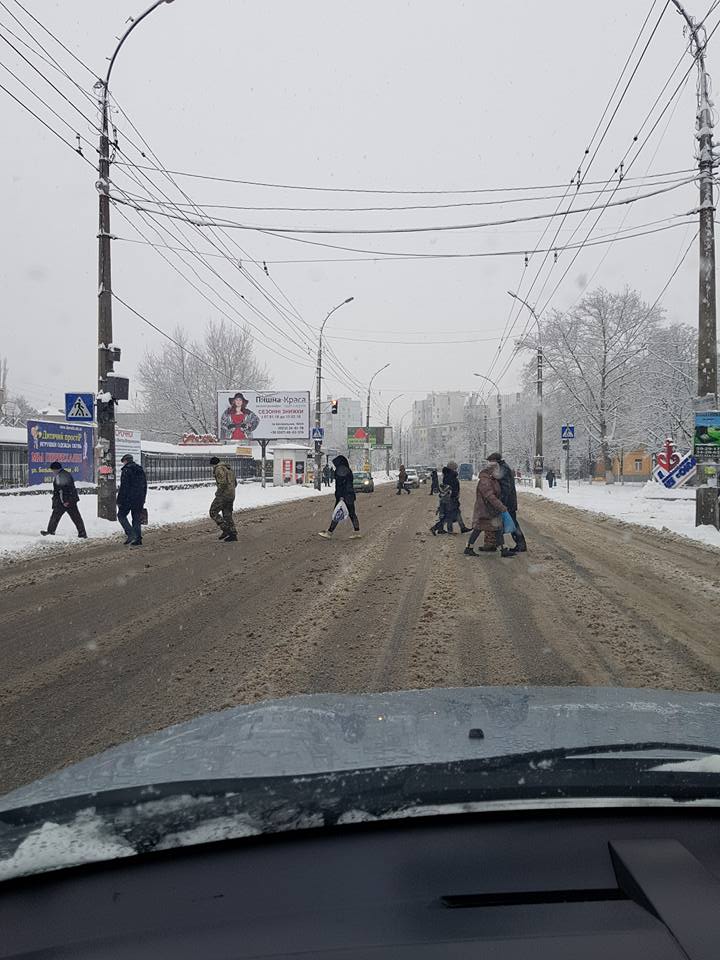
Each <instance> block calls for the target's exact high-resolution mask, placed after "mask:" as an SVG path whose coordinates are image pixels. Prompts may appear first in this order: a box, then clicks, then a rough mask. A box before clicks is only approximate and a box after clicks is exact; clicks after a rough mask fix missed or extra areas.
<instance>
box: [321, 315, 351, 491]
mask: <svg viewBox="0 0 720 960" xmlns="http://www.w3.org/2000/svg"><path fill="white" fill-rule="evenodd" d="M354 299H355V298H354V297H348V298H347V300H343V302H342V303H339V304H338V305H337V306H336V307H333V308H332V310H331V311H330V312H329V313H328V315H327V316H326V317H325V319H324V320H323V322H322V323H321V324H320V336H319V338H318V353H317V367H316V370H315V426H316V427H317V428H318V430H319V429H320V425H321V419H320V406H321V395H322V348H323V331H324V330H325V324H326V323H327V322H328V320H329V319H330V317H331V316H332V315H333V314H334V313H335V311H336V310H339V309H340V307H344V306H345V304H346V303H350V302H351V301H352V300H354ZM321 474H322V440H319V439H316V440H315V489H316V490H320V489H321V487H322V477H321Z"/></svg>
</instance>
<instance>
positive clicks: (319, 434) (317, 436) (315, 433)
mask: <svg viewBox="0 0 720 960" xmlns="http://www.w3.org/2000/svg"><path fill="white" fill-rule="evenodd" d="M324 436H325V429H324V427H313V428H312V438H313V440H322V438H323V437H324Z"/></svg>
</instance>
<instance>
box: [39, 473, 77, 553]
mask: <svg viewBox="0 0 720 960" xmlns="http://www.w3.org/2000/svg"><path fill="white" fill-rule="evenodd" d="M50 469H51V470H52V472H53V473H54V474H55V476H54V477H53V495H52V513H51V514H50V522H49V523H48V525H47V530H41V531H40V533H41V534H42V535H43V536H44V537H47V536H48V535H50V536H51V537H54V536H55V531H56V530H57V525H58V524H59V523H60V518H61V517H62V515H63V514H64V513H66V514H67V515H68V516H69V517H70V519H71V520H72V522H73V523H74V524H75V526H76V527H77V532H78V537H80V539H81V540H84V539H85V538H86V537H87V533H86V532H85V524H84V523H83V518H82V517H81V516H80V511H79V510H78V501H79V500H80V497H79V495H78V492H77V490H76V489H75V481H74V480H73V478H72V474H71V473H69V472H68V471H67V470H64V469H63V465H62V464H61V463H58V461H57V460H55V461H54V462H53V463H51V464H50Z"/></svg>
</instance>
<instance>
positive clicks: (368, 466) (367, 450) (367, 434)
mask: <svg viewBox="0 0 720 960" xmlns="http://www.w3.org/2000/svg"><path fill="white" fill-rule="evenodd" d="M389 366H390V364H389V363H386V364H385V366H383V367H380V369H379V370H376V371H375V373H374V374H373V375H372V376H371V377H370V383H369V384H368V394H367V413H366V414H365V469H366V470H367V471H369V472H370V473H372V465H371V463H370V391H371V390H372V385H373V380H374V379H375V377H376V376H377V375H378V374H379V373H382V372H383V370H387V368H388V367H389Z"/></svg>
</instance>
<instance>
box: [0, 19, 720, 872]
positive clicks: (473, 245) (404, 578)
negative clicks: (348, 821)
mask: <svg viewBox="0 0 720 960" xmlns="http://www.w3.org/2000/svg"><path fill="white" fill-rule="evenodd" d="M67 6H68V4H60V5H57V4H43V3H40V2H39V0H23V3H19V2H17V0H8V2H7V3H2V4H0V27H2V30H1V31H0V36H2V39H3V41H4V43H3V45H2V46H3V53H4V56H3V57H2V64H1V65H2V68H3V71H2V72H3V79H2V81H0V100H2V101H3V104H4V107H5V111H4V114H3V117H4V134H5V142H6V144H7V146H6V149H5V151H4V152H3V157H2V159H1V160H0V165H2V168H3V173H4V176H2V177H0V191H1V192H2V198H3V203H4V216H3V222H4V224H5V229H4V230H3V231H2V240H1V242H2V254H3V264H4V281H3V310H2V315H3V317H2V321H0V324H1V325H2V333H3V336H0V594H1V596H2V603H1V605H0V653H1V655H2V679H1V680H0V745H1V747H2V749H1V750H0V754H1V756H0V861H2V859H3V858H4V859H6V860H9V861H11V862H12V864H13V867H12V870H13V871H14V872H15V873H16V874H17V873H23V872H32V870H33V869H34V866H33V864H36V865H37V864H40V863H45V862H46V861H43V859H42V855H41V853H40V852H39V850H40V848H42V849H44V850H46V851H47V846H48V843H50V845H51V846H52V845H53V844H56V841H57V844H56V846H57V849H60V850H61V851H64V850H67V849H69V848H74V843H75V841H74V839H73V838H75V836H76V832H77V831H79V832H80V835H81V836H82V837H83V838H84V840H83V844H84V846H83V849H88V848H89V849H90V850H91V851H92V850H95V851H96V852H97V851H100V853H98V854H97V855H98V857H101V858H102V857H107V858H113V857H115V856H121V855H123V853H124V852H127V851H128V850H129V851H130V854H132V853H133V852H134V851H135V850H136V849H137V845H136V843H135V839H134V834H133V832H132V830H133V827H132V823H133V808H134V807H136V806H138V805H139V804H141V803H143V802H146V801H147V802H150V801H149V800H148V794H147V791H148V790H150V791H151V795H152V796H153V797H154V796H155V795H154V794H152V791H154V790H158V791H159V792H160V795H161V796H160V798H161V799H162V801H163V804H164V805H163V806H162V808H155V809H154V810H153V811H152V812H151V816H150V818H149V819H150V820H151V821H152V824H153V825H154V827H153V829H155V827H157V830H158V833H157V836H158V837H159V836H160V834H162V835H163V836H165V835H166V834H167V835H170V834H171V833H172V834H173V835H177V836H182V837H183V838H184V839H183V842H185V841H187V842H191V838H197V837H201V836H208V835H210V834H207V833H203V831H204V830H206V828H207V829H210V830H211V834H212V829H211V828H208V827H207V824H206V823H204V819H203V818H205V817H206V816H207V817H209V818H211V819H213V822H215V821H217V820H218V818H220V819H222V818H228V820H227V822H228V823H231V824H232V829H233V830H234V829H235V828H236V827H237V825H238V824H240V827H238V829H240V830H241V831H242V830H247V831H249V832H263V831H264V830H270V829H274V828H275V827H276V826H277V824H278V823H279V822H280V820H281V819H282V822H283V823H285V824H291V825H298V824H307V823H310V822H312V823H316V824H325V823H326V820H325V819H324V818H325V817H326V815H328V814H327V811H328V809H329V808H328V807H327V805H326V801H327V796H324V797H323V796H313V795H312V793H313V791H323V790H325V791H327V790H330V787H329V786H328V784H329V782H330V781H329V780H328V779H327V778H329V777H330V776H331V774H337V773H343V774H345V773H353V774H356V773H357V772H358V771H364V774H363V775H365V774H367V771H370V770H374V771H377V770H379V769H386V768H393V769H395V768H400V767H402V768H403V769H406V770H408V769H410V770H412V784H413V789H412V798H413V802H414V803H416V805H418V806H422V805H423V804H424V803H425V802H428V803H429V802H430V800H432V804H433V809H440V808H441V807H442V802H441V801H442V796H443V795H446V796H447V798H448V804H449V803H451V802H456V801H457V795H456V794H455V793H453V792H452V790H451V783H452V777H451V776H450V775H448V776H447V777H445V776H444V774H442V770H441V767H439V766H438V767H436V768H434V769H435V773H437V774H438V778H437V779H433V778H432V776H431V772H432V771H431V769H430V768H431V767H432V766H433V765H442V764H466V762H474V761H475V760H482V761H483V762H484V763H485V762H487V765H486V766H485V767H483V781H482V782H483V784H484V787H483V790H479V786H478V785H479V783H480V780H479V779H478V780H473V781H472V783H470V784H469V785H468V786H467V792H466V794H464V795H463V796H464V798H465V800H467V802H471V801H472V802H476V803H478V804H481V803H488V804H489V803H501V802H504V800H507V802H512V803H516V804H520V803H523V802H528V803H537V802H539V801H540V800H542V802H543V803H547V804H548V805H549V806H550V807H551V808H552V805H553V803H556V804H558V805H559V804H560V801H562V802H567V803H571V802H576V801H578V802H579V800H580V799H584V801H588V799H591V800H592V801H593V802H597V803H598V804H602V803H609V802H618V803H621V802H625V801H628V802H630V801H632V802H636V803H640V802H648V803H650V802H656V801H657V802H659V801H660V799H662V798H664V800H668V799H673V797H675V799H677V800H678V802H681V803H685V802H690V799H692V800H693V802H697V803H703V802H705V801H707V802H715V800H716V798H715V797H714V794H713V789H714V788H711V784H712V782H713V778H714V777H716V776H717V772H718V771H717V763H716V751H717V752H718V753H720V735H718V734H719V731H718V728H717V720H716V719H715V718H716V716H718V715H720V652H719V649H718V641H717V633H718V631H717V625H716V622H715V612H716V611H717V609H718V603H719V602H720V572H719V571H720V506H719V503H720V502H719V499H718V493H719V491H720V487H719V485H718V477H719V476H720V473H719V471H720V401H719V400H718V385H717V360H718V347H717V341H716V317H715V301H716V296H715V262H714V256H715V255H714V210H715V206H716V202H715V190H716V182H715V179H716V178H715V166H716V152H715V146H714V139H713V137H714V133H713V127H714V122H715V109H714V108H713V106H712V102H711V101H712V78H713V75H714V74H720V61H718V51H719V50H720V46H718V44H720V33H718V32H717V31H718V28H720V6H718V5H714V4H712V2H711V0H708V2H707V3H706V4H705V6H704V8H703V7H702V5H698V6H697V7H696V8H693V9H692V10H691V11H690V14H691V15H692V16H690V22H688V20H686V19H684V18H683V17H682V16H679V15H678V12H677V4H672V3H670V4H666V5H665V6H664V7H663V5H662V4H652V3H651V0H647V2H646V3H645V4H643V5H642V9H641V8H639V7H638V5H636V4H627V3H622V2H620V0H608V2H607V3H605V4H585V5H583V17H582V20H580V19H578V18H573V17H572V16H566V15H565V14H566V12H567V11H568V10H569V6H568V5H567V4H560V3H555V4H550V5H549V6H548V5H547V4H537V3H535V2H532V0H518V3H517V4H515V5H514V7H513V17H512V41H513V43H512V51H511V52H510V50H509V48H508V45H507V44H506V43H502V42H498V30H493V29H488V27H489V23H490V22H491V21H490V20H489V17H490V15H491V13H492V12H493V11H491V10H490V8H489V6H488V5H486V4H472V3H471V4H467V3H463V2H461V0H447V3H445V4H441V5H439V4H437V3H434V4H433V3H430V2H429V0H418V2H415V3H412V4H410V5H403V6H400V5H398V6H397V7H396V5H395V4H387V3H380V2H379V0H369V2H368V3H366V4H364V6H363V15H362V17H358V16H357V15H356V13H355V12H354V11H353V9H352V8H351V7H350V5H349V4H347V3H335V2H331V0H317V2H316V3H314V4H297V3H293V2H291V0H277V2H276V3H275V4H273V5H272V8H271V9H270V8H269V7H267V6H266V5H263V4H250V5H246V4H243V5H239V4H236V3H233V2H231V0H215V2H214V3H213V4H197V3H195V4H193V3H173V2H156V3H152V2H151V0H146V4H142V3H141V4H140V7H139V8H138V9H136V10H135V9H127V10H126V9H124V8H123V9H122V10H121V9H119V8H116V5H115V4H112V5H106V6H107V7H108V16H106V17H98V16H97V3H93V2H91V0H73V3H72V4H70V5H69V6H70V7H71V9H72V15H71V16H68V15H67V11H66V9H65V8H66V7H67ZM691 6H692V5H691ZM585 7H587V9H585ZM110 8H112V9H110ZM241 8H242V9H241ZM129 14H132V16H128V15H129ZM693 18H695V19H693ZM496 19H497V18H496ZM492 22H493V23H494V22H495V21H492ZM497 25H498V26H500V22H499V20H497ZM241 38H242V39H241ZM588 38H593V40H595V42H588ZM241 43H242V56H241V57H239V56H238V50H239V44H241ZM398 51H402V55H401V56H398ZM572 77H582V83H580V84H578V83H573V82H568V78H572ZM329 78H331V82H328V79H329ZM228 118H232V121H231V122H228ZM410 464H412V466H410ZM424 464H429V466H425V465H424ZM628 744H635V745H644V746H640V747H638V752H639V755H638V756H633V757H630V756H629V754H628V753H627V750H626V749H625V748H626V747H627V745H628ZM648 744H654V745H655V746H654V747H652V748H651V747H648V746H647V745H648ZM599 745H606V746H607V745H609V746H610V747H611V748H612V750H611V753H612V751H613V750H618V751H619V752H620V753H619V755H617V756H616V755H615V754H613V755H612V756H610V757H607V756H605V755H602V756H597V757H594V759H593V762H592V763H590V762H588V763H584V762H582V761H581V760H579V759H578V755H577V754H575V753H573V754H572V757H571V758H569V759H567V758H566V757H565V753H564V751H574V750H575V749H576V748H578V749H579V748H587V749H590V748H594V747H598V746H599ZM557 750H559V751H561V753H560V754H555V753H552V754H551V755H550V757H551V759H550V760H549V761H548V763H549V764H550V765H549V766H546V767H543V768H539V769H540V770H541V771H542V777H540V776H539V774H538V775H537V776H535V779H533V778H532V777H528V776H527V770H524V769H523V770H521V769H520V768H518V767H517V766H514V765H513V764H515V763H516V761H517V763H520V764H521V765H522V764H524V765H525V766H528V765H529V763H530V762H531V760H527V759H522V760H518V758H528V757H531V758H537V756H539V755H540V754H542V757H541V760H538V761H537V762H541V761H542V762H545V761H546V760H547V756H546V754H545V753H544V751H557ZM693 751H695V752H696V754H697V755H693V756H689V754H692V753H693ZM508 757H513V758H515V759H514V760H513V764H511V765H510V766H507V767H505V766H502V765H498V764H499V763H500V759H501V758H508ZM558 757H559V758H560V759H559V760H558ZM651 760H652V763H651V762H650V761H651ZM490 761H493V763H490ZM496 762H497V763H496ZM532 762H533V763H535V762H536V759H532ZM674 763H681V764H682V763H686V764H687V763H694V764H696V766H694V767H693V766H688V765H685V766H683V767H682V771H683V772H682V777H680V778H679V779H678V780H673V778H672V775H671V771H670V770H669V768H668V769H665V770H664V771H663V770H660V769H659V767H660V766H661V765H665V764H674ZM494 764H495V765H494ZM653 764H654V765H655V766H657V767H658V769H655V766H653ZM424 769H425V770H426V776H427V780H426V781H423V770H424ZM453 769H455V768H453ZM458 769H459V771H460V772H459V774H458V776H460V777H465V776H466V775H467V771H468V768H467V766H462V767H460V768H458ZM569 769H570V770H572V771H580V773H579V774H578V775H577V776H578V778H579V779H577V778H576V779H574V775H573V776H571V775H568V770H569ZM501 771H502V773H501ZM445 772H447V771H445ZM456 772H457V771H456ZM535 773H537V771H536V770H535V771H534V774H535ZM534 774H533V775H534ZM367 775H368V776H369V774H367ZM408 776H410V774H408ZM433 776H434V775H433ZM283 777H288V778H300V779H302V778H303V777H312V778H319V779H316V780H312V791H309V792H308V791H305V792H302V791H300V792H298V790H299V788H300V786H301V784H300V783H299V782H297V783H295V784H294V788H293V790H291V786H293V785H292V784H287V783H285V784H283V783H281V781H282V778H283ZM243 778H255V779H256V780H257V781H258V782H260V781H263V782H267V783H269V784H271V786H270V787H268V790H269V791H270V793H271V794H272V795H273V796H280V797H282V803H281V806H282V807H283V809H284V810H285V814H284V815H283V817H281V816H280V815H279V814H278V809H279V808H278V807H277V806H276V807H274V808H273V810H272V812H269V808H268V810H265V809H261V806H262V804H261V803H260V799H259V798H261V796H262V790H261V788H260V787H258V790H259V793H258V794H257V795H255V794H254V795H253V796H254V801H253V804H252V805H251V807H250V806H248V807H247V809H243V804H242V802H238V804H237V805H235V806H232V805H231V806H227V807H226V806H223V804H224V803H225V801H222V803H220V801H218V800H217V797H218V795H220V794H223V791H224V790H225V789H226V788H227V789H228V790H229V791H230V792H233V793H235V794H237V795H238V796H239V797H240V798H241V801H242V798H243V797H244V793H243V787H242V783H241V781H242V780H243ZM323 778H325V779H323ZM520 780H522V781H523V782H522V784H520ZM363 782H364V784H365V785H364V787H363V790H362V791H361V792H360V793H358V792H355V793H353V791H352V790H351V789H350V788H349V787H348V793H347V797H346V798H345V800H343V799H342V796H341V794H338V793H337V792H336V787H337V783H336V786H334V787H333V788H332V791H333V792H332V797H333V804H334V806H333V810H334V811H335V813H334V814H333V816H336V815H337V816H339V815H340V814H339V813H337V810H338V809H342V813H343V815H345V816H348V817H353V816H356V817H358V818H359V819H362V817H361V814H362V812H363V811H362V810H360V811H358V808H357V804H358V803H359V802H360V800H361V799H362V800H363V801H364V802H366V803H367V804H368V807H367V809H368V810H370V809H372V810H374V811H375V815H378V816H379V815H380V813H378V811H382V815H383V816H384V815H386V814H388V815H389V813H391V812H392V811H393V809H394V811H395V814H396V815H398V816H400V815H402V814H403V811H405V810H406V809H409V801H408V802H405V801H402V800H401V799H400V800H399V799H398V798H399V797H401V794H402V791H401V790H400V789H399V788H398V792H396V793H392V792H391V793H388V792H387V791H388V790H390V786H389V781H384V780H383V778H382V777H381V776H378V777H376V778H375V779H373V778H370V779H368V780H367V782H365V781H363ZM676 783H677V794H674V793H673V790H675V789H676V788H675V786H674V784H676ZM578 784H580V786H577V785H578ZM223 785H226V786H225V787H224V786H223ZM256 786H257V784H256ZM576 786H577V790H575V787H576ZM520 787H523V788H524V790H521V789H519V788H520ZM511 788H512V789H511ZM580 788H581V789H580ZM453 789H454V788H453ZM248 790H249V786H248ZM573 790H575V792H573ZM203 791H204V792H203ZM293 791H294V792H293ZM445 791H447V793H446V794H445V793H444V792H445ZM105 794H108V795H110V797H111V798H110V799H108V800H107V803H108V804H110V806H111V808H112V813H111V816H110V819H111V821H112V823H111V826H110V827H109V826H108V821H107V819H105V814H104V813H103V811H104V810H106V808H104V807H103V803H104V801H103V799H102V798H103V797H104V796H105ZM611 794H612V796H611ZM268 795H269V794H268ZM371 795H372V796H371ZM203 797H211V800H210V801H208V803H207V805H204V804H205V801H204V800H201V798H203ZM181 798H182V799H181ZM188 798H189V799H188ZM199 798H200V799H199ZM453 798H454V799H453ZM106 799H107V798H106ZM463 802H464V801H463ZM373 804H374V806H373ZM393 804H395V807H393ZM37 805H42V806H39V807H37V809H36V810H35V812H34V813H32V814H31V813H30V812H29V811H30V810H31V808H35V807H36V806H37ZM345 807H347V809H345ZM190 809H191V810H192V811H193V812H192V815H191V816H190V815H189V819H183V817H184V815H185V812H187V811H188V810H190ZM558 809H559V806H558ZM18 811H24V812H21V813H19V812H18ZM88 811H90V812H88ZM207 811H210V813H208V812H207ZM366 812H367V811H366ZM147 813H148V812H147V809H146V810H145V813H144V814H141V812H140V810H139V808H138V810H137V816H138V817H139V818H141V819H142V817H143V816H145V817H146V819H145V820H143V821H142V822H143V823H147V822H149V821H148V819H147V816H146V815H147ZM266 814H267V820H265V816H266ZM328 816H329V815H328ZM43 817H44V819H43ZM167 817H169V818H170V819H163V818H167ZM3 818H5V819H3ZM78 818H79V819H78ZM96 818H99V819H96ZM313 818H315V819H313ZM160 820H162V822H163V826H162V829H161V828H160V827H159V826H158V823H159V822H160ZM120 821H122V824H123V827H122V829H116V827H117V824H118V823H119V822H120ZM223 822H225V821H224V820H223ZM126 827H127V829H126ZM171 827H172V829H171ZM6 828H7V831H8V833H5V832H4V831H5V829H6ZM23 831H24V833H23ZM57 831H60V833H58V832H57ZM64 831H69V832H67V833H66V832H64ZM212 835H213V836H215V835H216V834H212ZM220 835H223V836H224V835H225V833H224V831H223V830H222V829H219V831H218V833H217V836H220ZM3 838H5V839H3ZM7 838H12V839H7ZM48 838H49V839H48ZM63 838H65V839H67V840H68V842H69V848H68V847H67V846H66V845H65V843H64V839H63ZM158 842H159V841H158ZM168 842H170V841H168ZM178 842H179V841H178ZM3 844H4V845H3ZM63 857H64V854H62V855H61V854H59V855H58V856H57V857H55V859H54V860H53V863H54V864H55V865H58V864H59V865H62V864H63V862H64V861H63ZM38 869H39V867H38Z"/></svg>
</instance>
